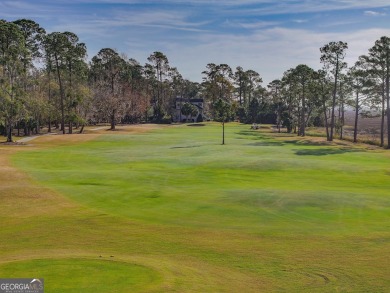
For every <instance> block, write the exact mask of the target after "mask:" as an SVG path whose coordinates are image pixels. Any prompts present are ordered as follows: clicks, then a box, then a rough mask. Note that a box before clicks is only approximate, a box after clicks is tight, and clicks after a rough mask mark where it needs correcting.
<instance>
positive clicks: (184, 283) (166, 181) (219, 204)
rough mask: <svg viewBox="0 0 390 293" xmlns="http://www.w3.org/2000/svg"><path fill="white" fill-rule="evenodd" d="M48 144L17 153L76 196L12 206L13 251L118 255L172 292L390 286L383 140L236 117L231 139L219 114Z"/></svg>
mask: <svg viewBox="0 0 390 293" xmlns="http://www.w3.org/2000/svg"><path fill="white" fill-rule="evenodd" d="M72 137H74V136H72ZM51 141H53V139H52V140H51ZM44 146H45V143H42V146H40V147H36V149H34V150H31V151H28V150H24V151H23V152H18V153H17V154H16V155H15V156H14V157H13V162H14V163H15V164H16V165H17V166H18V167H19V168H21V169H23V170H25V171H27V172H28V173H29V174H31V175H32V176H33V178H34V180H37V181H38V182H39V183H40V184H43V185H44V186H46V187H49V188H50V190H53V191H55V192H58V194H59V195H58V196H55V197H53V198H51V199H50V200H49V201H48V202H46V204H45V205H47V206H50V209H53V206H52V205H56V204H59V203H61V204H62V205H63V204H64V203H65V202H68V206H66V208H61V209H59V210H58V211H57V212H53V213H50V214H45V213H44V214H41V213H40V212H39V211H38V212H37V213H36V215H35V216H31V217H29V218H28V219H26V220H25V221H24V220H20V219H18V218H15V219H13V220H11V219H9V218H8V217H6V216H5V213H6V211H3V214H2V215H3V217H4V218H7V223H8V226H7V228H6V229H4V230H3V231H2V232H1V233H2V236H3V237H2V238H4V239H8V240H10V239H12V237H14V236H15V232H14V231H22V232H24V233H21V236H20V237H22V238H23V241H22V242H20V241H19V242H18V243H11V244H4V247H3V248H4V250H2V255H3V256H9V255H14V254H15V253H16V252H18V251H20V253H21V254H22V255H23V254H28V257H26V258H27V259H34V258H38V259H40V258H42V254H45V255H46V254H47V253H43V252H42V249H46V250H49V251H50V253H48V254H49V255H46V257H50V258H51V257H52V258H54V259H56V258H57V257H56V256H57V254H58V253H59V252H58V250H63V251H65V255H67V254H70V255H72V256H77V257H78V258H80V257H84V256H85V255H88V256H89V257H94V258H96V259H98V260H99V257H100V255H103V257H108V255H111V254H112V255H113V256H114V257H115V258H119V259H120V260H121V261H123V262H129V263H130V264H139V265H142V266H144V267H146V268H150V269H152V270H153V271H155V272H156V274H158V275H159V276H161V279H158V278H156V281H155V285H156V286H160V287H159V288H160V289H159V290H157V291H160V292H166V291H169V290H171V291H175V292H176V291H177V292H183V291H187V292H193V291H194V290H195V291H199V290H200V291H201V292H215V291H221V292H229V291H230V292H237V290H241V291H242V292H259V290H260V292H261V290H265V292H278V291H286V292H329V291H331V292H333V291H336V292H337V290H339V291H342V292H356V291H358V292H364V291H367V292H370V291H371V292H384V288H387V287H388V286H390V281H389V279H388V277H387V276H388V273H389V271H390V269H389V268H388V267H387V263H388V261H389V256H388V254H386V251H388V250H389V248H390V242H389V241H388V239H390V232H389V231H390V230H389V228H390V224H389V223H388V222H389V221H388V220H389V216H390V197H389V195H388V194H389V192H388V190H389V188H390V182H389V180H388V179H389V174H390V167H389V166H390V165H389V163H390V162H389V156H388V155H387V153H386V152H385V151H382V150H379V149H378V150H375V151H373V150H368V149H367V148H363V147H354V146H352V145H349V144H347V143H340V144H337V143H336V144H328V143H326V142H325V141H324V140H321V139H319V138H318V139H315V140H302V139H298V138H296V137H294V136H291V135H286V134H271V133H264V132H263V130H260V131H251V130H250V129H249V126H247V125H238V124H228V125H227V140H226V145H221V128H220V125H219V124H205V126H202V127H188V126H185V125H183V126H170V127H166V128H160V129H154V130H152V131H150V132H145V133H134V134H133V133H131V132H129V133H125V132H124V133H120V134H118V133H115V134H110V133H107V134H103V135H101V136H99V137H96V138H95V139H93V140H90V141H87V140H86V141H84V142H83V143H78V144H74V143H71V144H61V145H57V146H55V147H52V148H42V147H44ZM46 146H47V144H46ZM62 195H63V196H65V197H62ZM49 203H52V204H49ZM30 206H31V205H30ZM32 206H34V207H39V203H38V202H34V203H32ZM47 208H48V207H47ZM19 212H20V211H19ZM15 213H16V214H17V212H16V211H15ZM56 232H57V233H56ZM52 233H53V234H52ZM38 236H39V237H38ZM8 243H10V242H9V241H8ZM0 248H1V247H0ZM29 251H33V253H32V255H31V254H30V253H29ZM22 258H23V257H22ZM0 268H1V266H0ZM103 270H105V269H103ZM107 270H110V269H107ZM179 272H181V273H179ZM43 277H44V276H43ZM50 278H53V279H54V281H57V282H61V276H58V277H55V276H51V277H50ZM86 278H88V277H86ZM159 280H160V281H159ZM157 281H158V282H161V285H159V283H158V282H157ZM123 282H124V283H123V284H126V281H123ZM140 282H141V281H140ZM168 289H169V290H168ZM147 290H148V289H147V288H146V287H145V291H147ZM153 290H154V289H153ZM56 292H60V291H56ZM100 292H109V291H107V290H103V289H102V291H100Z"/></svg>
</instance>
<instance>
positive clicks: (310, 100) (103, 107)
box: [0, 19, 390, 146]
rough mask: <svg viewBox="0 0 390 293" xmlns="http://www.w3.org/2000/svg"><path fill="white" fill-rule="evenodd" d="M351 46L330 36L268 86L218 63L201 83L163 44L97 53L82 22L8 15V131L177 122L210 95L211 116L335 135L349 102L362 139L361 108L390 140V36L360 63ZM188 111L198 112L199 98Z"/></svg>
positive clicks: (1, 48) (4, 81)
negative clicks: (142, 51)
mask: <svg viewBox="0 0 390 293" xmlns="http://www.w3.org/2000/svg"><path fill="white" fill-rule="evenodd" d="M347 50H348V45H347V43H345V42H342V41H338V42H330V43H328V44H326V45H324V46H323V47H321V48H320V52H321V58H320V60H319V61H320V63H321V64H322V68H321V69H320V70H314V69H313V68H311V67H309V66H307V65H305V64H299V65H297V66H296V67H295V68H291V69H288V70H286V71H285V72H284V73H283V76H282V77H281V78H280V79H276V80H273V81H272V82H270V83H269V84H268V85H266V86H264V85H263V84H262V83H263V81H262V78H261V75H260V74H259V73H258V72H256V71H254V70H251V69H248V70H245V69H243V68H242V67H240V66H238V67H236V68H235V69H232V68H231V67H230V66H229V65H228V64H214V63H209V64H207V65H206V68H205V70H204V71H203V72H202V76H203V80H202V82H201V83H197V82H192V81H190V80H187V79H184V78H183V76H182V75H181V74H180V73H179V71H178V70H177V68H175V67H173V66H171V65H170V63H169V60H168V57H167V56H166V55H165V54H163V53H162V52H154V53H152V54H151V55H150V56H149V57H148V58H147V61H148V62H147V63H146V64H145V65H141V64H140V63H139V62H138V61H137V60H135V59H133V58H129V57H128V56H126V55H125V54H121V53H119V52H117V51H116V50H114V49H111V48H103V49H101V50H100V51H99V52H98V53H97V54H96V55H95V56H93V57H92V58H90V60H89V61H88V60H87V47H86V44H84V43H82V42H80V40H79V38H78V36H77V35H76V34H74V33H72V32H52V33H47V32H46V31H45V29H44V28H42V27H41V26H40V25H39V24H38V23H36V22H34V21H33V20H29V19H20V20H16V21H6V20H0V133H1V134H3V135H5V136H7V141H9V142H11V141H12V135H13V133H15V132H16V131H17V134H18V135H30V134H31V133H39V131H40V129H41V127H43V126H46V127H47V129H48V131H49V132H51V131H52V129H53V128H56V129H57V130H60V131H62V133H64V134H65V133H72V132H73V131H74V130H78V131H80V132H82V130H83V127H84V126H85V125H87V124H92V123H100V122H106V123H110V125H111V129H115V126H116V124H117V123H139V122H155V123H169V122H171V121H172V117H173V114H174V102H175V99H176V98H177V97H180V98H183V99H187V100H189V99H192V98H203V99H204V101H205V103H204V111H205V112H206V113H207V116H208V117H212V118H215V120H220V119H221V118H220V117H224V118H223V122H227V121H229V120H234V119H239V120H240V121H241V122H244V123H272V124H275V125H276V126H277V129H278V130H279V131H281V129H282V128H285V129H286V130H287V132H294V133H297V135H300V136H305V131H306V128H307V127H308V126H323V127H325V129H326V136H327V140H328V141H332V140H333V139H334V138H335V137H336V136H339V137H340V138H343V133H344V132H343V127H344V122H345V117H344V113H345V111H346V109H353V110H354V113H355V115H354V116H355V119H354V120H355V127H354V141H355V142H356V141H357V135H358V132H357V123H358V120H359V117H361V116H369V115H374V114H375V113H379V114H377V115H379V116H380V117H381V141H380V144H381V146H389V145H390V131H387V129H390V113H389V111H390V110H389V109H390V105H389V104H390V100H389V75H390V74H389V73H390V38H388V37H385V36H384V37H381V38H380V39H378V40H377V41H376V42H375V44H373V47H372V48H370V49H369V51H368V52H367V54H366V55H363V56H360V57H359V58H358V60H357V61H356V62H355V64H353V65H352V66H350V67H348V65H347V64H346V62H345V61H344V59H345V56H346V53H347ZM227 106H228V107H227ZM221 111H222V112H224V113H221ZM182 112H183V114H184V115H188V114H189V113H191V105H190V104H187V105H184V106H183V107H182ZM386 134H387V141H386V143H385V139H386V137H385V135H386Z"/></svg>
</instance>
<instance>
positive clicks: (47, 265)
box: [0, 258, 160, 293]
mask: <svg viewBox="0 0 390 293" xmlns="http://www.w3.org/2000/svg"><path fill="white" fill-rule="evenodd" d="M0 273H1V274H2V275H7V276H9V277H14V278H17V277H20V276H25V275H26V274H29V275H30V276H36V277H39V276H42V277H40V279H44V280H45V279H46V281H47V282H46V284H45V290H46V291H47V292H69V293H74V292H91V293H95V292H128V290H131V292H144V290H145V289H146V290H147V289H150V287H151V286H150V285H151V284H153V283H154V282H156V281H158V280H159V279H160V278H159V276H158V274H156V272H154V271H153V270H151V269H149V268H145V267H142V266H137V265H131V264H127V263H123V262H115V261H107V260H103V261H102V260H91V259H77V258H70V259H38V260H29V261H18V262H10V263H6V264H2V265H1V266H0ZM52 280H61V281H60V282H58V281H57V282H55V283H54V282H52Z"/></svg>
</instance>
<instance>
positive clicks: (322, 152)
mask: <svg viewBox="0 0 390 293" xmlns="http://www.w3.org/2000/svg"><path fill="white" fill-rule="evenodd" d="M294 151H295V154H296V155H298V156H327V155H339V154H345V153H356V152H363V150H354V149H347V148H342V149H340V148H337V149H336V148H323V149H302V150H294Z"/></svg>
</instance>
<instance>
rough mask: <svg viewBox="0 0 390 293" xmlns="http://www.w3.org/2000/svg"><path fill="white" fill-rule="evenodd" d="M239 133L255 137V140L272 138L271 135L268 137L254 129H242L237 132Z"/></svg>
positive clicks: (247, 136)
mask: <svg viewBox="0 0 390 293" xmlns="http://www.w3.org/2000/svg"><path fill="white" fill-rule="evenodd" d="M237 134H238V135H243V136H246V137H245V139H253V140H260V139H261V140H266V139H267V140H269V139H272V138H271V137H267V136H265V135H263V134H261V133H259V132H256V131H253V130H241V131H240V132H237Z"/></svg>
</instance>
